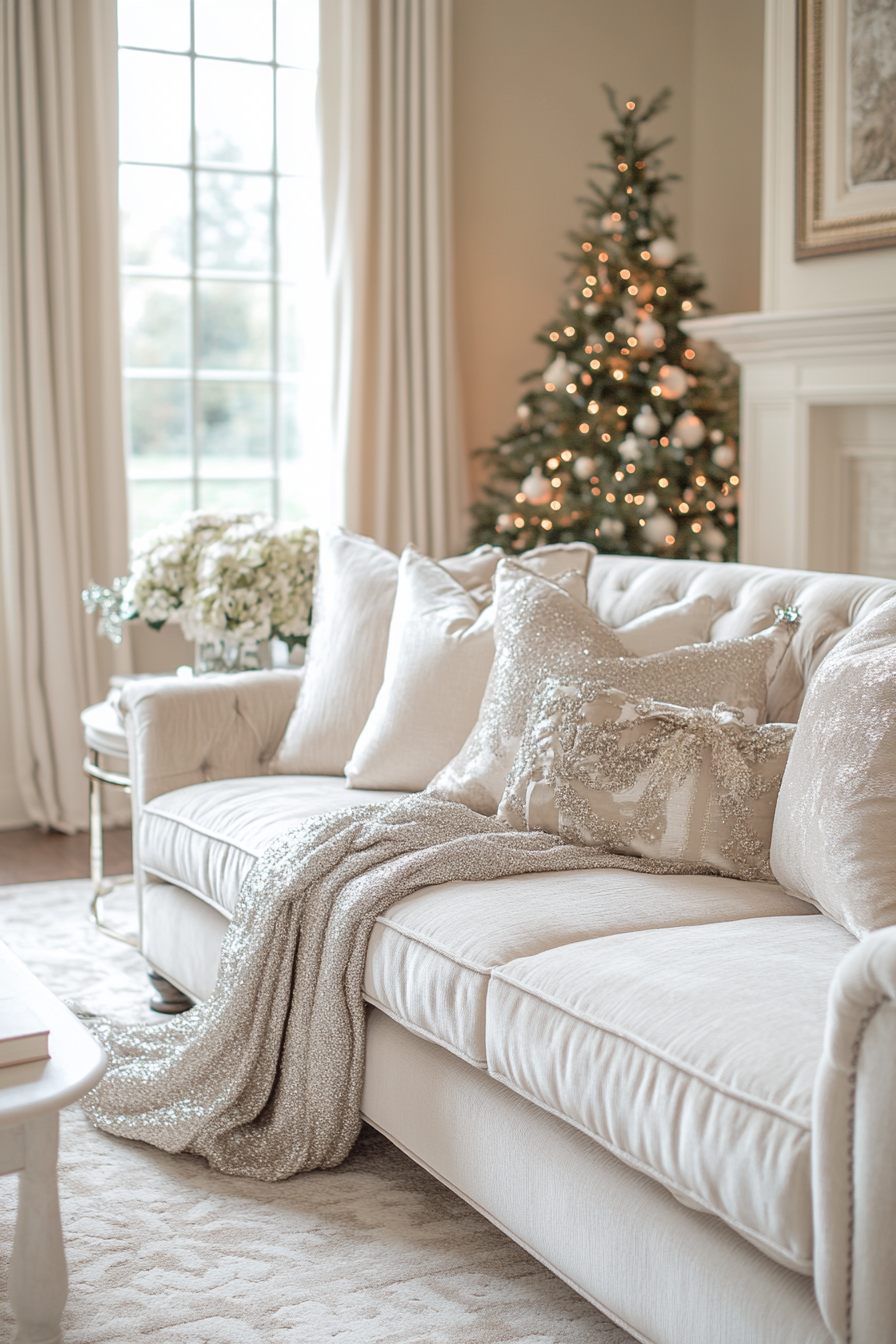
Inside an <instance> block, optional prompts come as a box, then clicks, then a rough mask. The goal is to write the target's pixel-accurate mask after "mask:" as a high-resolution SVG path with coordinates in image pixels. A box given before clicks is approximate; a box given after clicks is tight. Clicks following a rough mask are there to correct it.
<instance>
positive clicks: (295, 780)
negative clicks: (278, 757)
mask: <svg viewBox="0 0 896 1344" xmlns="http://www.w3.org/2000/svg"><path fill="white" fill-rule="evenodd" d="M398 797H400V794H397V793H383V792H372V791H369V790H366V789H352V790H351V791H350V792H349V790H348V789H347V787H346V783H345V780H344V779H342V778H339V777H337V776H335V775H273V776H272V775H260V776H255V777H252V778H249V779H216V780H212V781H210V782H207V783H203V784H190V785H189V786H188V787H187V788H185V789H175V790H174V791H173V792H172V793H163V794H161V795H160V796H159V797H158V798H153V800H152V801H151V802H150V803H147V805H146V807H145V808H144V809H143V814H142V816H141V819H140V840H139V846H140V862H141V864H142V865H143V867H144V868H145V869H146V870H147V871H148V872H149V873H151V874H152V875H153V876H154V877H158V878H162V880H163V881H165V882H172V883H174V884H175V885H176V886H180V887H186V889H187V890H188V891H192V892H193V893H194V894H195V895H196V896H201V897H202V898H203V899H204V900H206V901H209V902H210V903H211V904H212V905H216V906H217V907H218V909H219V910H222V911H223V912H224V913H225V914H227V915H232V914H233V911H234V909H235V907H236V901H237V897H238V896H239V894H240V887H241V886H242V884H243V881H244V880H245V878H246V877H247V876H248V874H249V873H250V872H251V870H252V869H253V868H254V866H255V863H256V861H257V860H258V858H259V857H260V856H261V854H263V853H264V851H265V849H267V847H268V845H269V844H271V843H272V841H274V840H276V839H277V837H278V836H280V835H283V834H284V833H285V832H286V831H288V830H291V829H292V827H294V826H298V824H299V823H300V822H301V821H304V819H305V818H306V817H313V816H315V815H316V814H317V813H320V812H338V811H339V810H340V809H341V808H344V807H355V806H358V805H359V804H363V803H377V802H386V801H387V800H388V799H389V798H398Z"/></svg>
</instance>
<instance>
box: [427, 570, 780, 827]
mask: <svg viewBox="0 0 896 1344" xmlns="http://www.w3.org/2000/svg"><path fill="white" fill-rule="evenodd" d="M792 629H793V626H792V625H791V624H788V623H782V624H780V625H776V626H773V627H771V628H770V629H769V630H765V631H760V633H759V634H758V635H751V636H750V637H749V638H748V639H732V640H725V641H722V642H719V643H713V644H696V645H693V646H690V647H686V648H677V649H671V650H669V651H668V652H666V653H656V654H652V655H649V656H648V657H645V658H629V657H627V656H626V655H627V650H626V649H625V647H624V646H623V645H622V644H621V643H620V641H619V639H618V638H617V637H616V635H615V634H614V633H613V632H612V631H611V630H610V629H609V627H607V626H605V625H603V624H602V623H601V622H600V621H599V620H598V618H597V617H596V616H594V615H593V614H592V612H591V611H589V610H588V608H587V607H583V606H582V605H581V603H579V602H576V601H575V599H574V598H571V597H570V596H569V595H568V594H567V593H564V592H563V591H562V589H560V588H558V587H557V585H556V584H552V583H549V582H547V581H546V580H544V579H540V578H538V577H537V576H535V575H533V574H529V573H527V572H526V571H525V570H523V569H521V568H520V566H519V565H517V564H515V563H514V562H513V561H511V560H505V561H503V562H502V563H501V565H500V566H499V568H498V573H497V575H496V578H495V661H494V663H493V664H492V670H491V673H490V675H489V679H488V685H487V687H486V691H485V695H484V697H483V701H482V708H481V710H480V713H479V719H478V721H477V723H476V726H475V727H474V729H473V731H472V732H471V733H470V736H469V737H468V738H467V740H466V742H465V743H464V745H463V747H462V748H461V750H460V752H458V754H457V756H456V757H455V758H454V760H453V761H451V762H449V764H448V765H446V766H445V768H444V769H443V770H440V771H439V773H438V774H437V775H436V776H435V778H434V779H433V780H432V782H431V784H430V786H429V787H430V788H431V789H432V790H434V791H435V792H438V793H440V794H441V795H442V796H443V797H446V798H449V799H450V800H451V801H453V802H459V803H465V804H466V805H467V807H471V808H472V809H473V811H474V812H482V813H484V814H485V815H487V816H492V815H494V813H495V812H496V811H497V809H498V804H499V803H500V801H501V796H502V794H503V793H504V786H505V783H506V781H507V776H508V773H509V771H510V767H511V765H512V764H513V759H514V757H515V755H516V752H517V748H518V747H519V743H520V737H521V735H522V731H523V727H524V725H525V722H526V714H527V712H528V710H529V707H530V706H531V704H532V702H533V700H534V698H535V692H536V688H537V686H538V684H539V683H540V682H541V681H542V680H543V679H544V677H546V676H556V677H559V678H561V679H564V680H569V681H583V680H597V681H603V682H605V683H607V684H609V685H612V686H617V687H619V688H620V689H622V690H625V691H627V692H629V693H630V694H633V695H637V696H645V695H649V696H652V697H654V698H655V699H658V700H664V701H669V702H671V703H673V704H677V705H683V706H696V705H704V706H711V705H714V704H717V703H718V702H720V701H723V702H724V703H725V704H728V705H731V706H732V707H733V708H735V709H742V710H743V711H744V716H745V720H746V722H748V723H761V722H763V721H764V719H765V702H766V692H767V688H768V681H769V679H770V678H771V676H772V674H773V673H774V671H775V669H776V668H777V666H778V663H779V662H780V660H781V658H782V657H783V656H784V653H785V652H786V649H787V646H788V644H789V643H790V637H791V633H792ZM604 659H609V660H612V661H611V662H610V663H609V664H604V663H603V662H602V660H604Z"/></svg>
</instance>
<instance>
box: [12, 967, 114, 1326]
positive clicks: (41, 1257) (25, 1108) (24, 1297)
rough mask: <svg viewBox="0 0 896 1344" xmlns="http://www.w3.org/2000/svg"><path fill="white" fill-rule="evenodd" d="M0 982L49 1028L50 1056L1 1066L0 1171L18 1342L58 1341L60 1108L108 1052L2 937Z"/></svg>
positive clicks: (84, 1087)
mask: <svg viewBox="0 0 896 1344" xmlns="http://www.w3.org/2000/svg"><path fill="white" fill-rule="evenodd" d="M0 988H2V990H3V992H4V993H5V994H10V993H11V994H16V995H19V996H21V999H22V1001H23V1002H24V1003H26V1004H27V1005H28V1007H29V1008H31V1009H32V1010H33V1011H34V1012H35V1013H36V1014H37V1015H38V1017H39V1018H40V1019H41V1020H42V1021H43V1023H44V1025H45V1026H47V1027H49V1029H50V1041H49V1049H50V1059H48V1060H45V1061H44V1062H43V1063H40V1064H18V1065H16V1066H14V1067H13V1068H3V1069H0V1175H5V1174H6V1173H8V1172H13V1171H17V1172H18V1173H19V1207H18V1214H17V1217H16V1231H15V1240H14V1241H13V1248H12V1260H11V1262H10V1266H9V1301H10V1305H11V1306H12V1312H13V1316H14V1317H15V1320H16V1326H17V1334H16V1341H17V1344H57V1341H59V1340H60V1338H61V1336H60V1333H59V1323H60V1321H61V1320H62V1309H63V1307H64V1306H65V1299H66V1297H67V1295H68V1274H67V1271H66V1267H65V1249H64V1247H63V1244H62V1223H61V1221H60V1218H59V1192H58V1189H57V1186H56V1156H57V1150H58V1145H59V1112H60V1111H61V1110H62V1108H63V1107H64V1106H68V1105H70V1104H71V1102H73V1101H77V1100H78V1098H79V1097H83V1096H84V1094H85V1092H89V1091H90V1089H91V1088H92V1087H94V1086H95V1085H96V1084H97V1083H98V1082H99V1080H100V1079H101V1078H102V1076H103V1074H104V1073H105V1071H106V1054H105V1051H104V1050H103V1048H102V1047H101V1046H100V1045H98V1044H97V1042H96V1041H95V1040H94V1039H93V1037H92V1036H91V1035H90V1033H89V1032H87V1031H85V1029H84V1027H82V1026H81V1023H80V1022H79V1021H78V1019H77V1018H76V1017H74V1016H73V1015H72V1014H71V1013H70V1012H69V1011H68V1009H67V1008H65V1007H64V1006H63V1005H62V1004H61V1003H60V1002H59V1000H58V999H57V998H56V997H55V995H53V994H51V993H50V991H49V990H48V989H46V988H45V987H44V986H43V985H42V984H41V983H40V981H39V980H37V979H35V977H34V976H33V975H32V974H31V972H30V971H29V970H27V969H26V968H25V966H23V964H22V963H21V961H19V959H18V957H15V956H13V954H12V952H10V950H9V948H8V947H6V946H5V945H4V944H3V943H0Z"/></svg>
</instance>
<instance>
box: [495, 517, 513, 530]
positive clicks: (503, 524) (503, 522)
mask: <svg viewBox="0 0 896 1344" xmlns="http://www.w3.org/2000/svg"><path fill="white" fill-rule="evenodd" d="M495 521H496V522H497V524H498V531H499V532H510V531H511V529H512V528H513V514H511V513H499V514H498V517H497V519H496V520H495Z"/></svg>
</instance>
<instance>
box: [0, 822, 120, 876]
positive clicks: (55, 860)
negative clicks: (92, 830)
mask: <svg viewBox="0 0 896 1344" xmlns="http://www.w3.org/2000/svg"><path fill="white" fill-rule="evenodd" d="M103 871H104V872H105V873H107V874H108V875H109V876H110V877H112V876H114V875H116V874H118V873H129V872H130V871H131V828H130V826H122V827H120V828H116V829H114V830H111V829H110V830H106V831H104V833H103ZM89 876H90V859H89V848H88V840H87V835H86V833H85V832H82V833H80V834H78V835H62V834H61V833H60V832H59V831H41V830H38V828H37V827H36V826H30V827H28V829H27V830H24V831H0V887H5V886H11V885H12V883H14V882H53V881H56V880H57V879H60V878H65V877H89Z"/></svg>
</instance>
